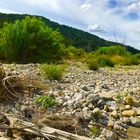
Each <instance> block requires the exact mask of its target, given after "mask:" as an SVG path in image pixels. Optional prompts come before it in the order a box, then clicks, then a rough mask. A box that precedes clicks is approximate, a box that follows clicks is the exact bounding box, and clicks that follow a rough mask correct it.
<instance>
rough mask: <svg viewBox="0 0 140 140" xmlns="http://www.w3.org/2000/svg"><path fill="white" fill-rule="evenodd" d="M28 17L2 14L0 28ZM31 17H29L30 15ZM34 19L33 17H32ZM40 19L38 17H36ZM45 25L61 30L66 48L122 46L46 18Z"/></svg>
mask: <svg viewBox="0 0 140 140" xmlns="http://www.w3.org/2000/svg"><path fill="white" fill-rule="evenodd" d="M26 16H27V15H19V14H2V13H0V27H2V26H3V23H4V22H14V21H15V20H17V19H19V20H22V19H24V18H25V17H26ZM28 16H29V15H28ZM30 17H32V16H30ZM36 17H38V16H36ZM40 18H41V19H42V20H43V21H44V22H45V24H46V25H47V26H48V27H51V28H52V29H53V30H59V31H60V33H61V34H62V35H63V37H64V44H65V46H69V45H71V46H75V47H77V48H83V49H84V50H85V51H87V52H90V51H94V50H96V49H97V48H99V47H100V46H113V45H121V46H123V45H122V44H119V43H115V42H111V41H106V40H104V39H102V38H99V37H97V36H95V35H92V34H90V33H87V32H84V31H81V30H78V29H75V28H72V27H68V26H65V25H60V24H58V23H55V22H52V21H50V20H49V19H46V18H44V17H40ZM125 47H126V49H127V50H128V51H130V52H131V53H138V52H140V51H139V50H137V49H135V48H133V47H130V46H125Z"/></svg>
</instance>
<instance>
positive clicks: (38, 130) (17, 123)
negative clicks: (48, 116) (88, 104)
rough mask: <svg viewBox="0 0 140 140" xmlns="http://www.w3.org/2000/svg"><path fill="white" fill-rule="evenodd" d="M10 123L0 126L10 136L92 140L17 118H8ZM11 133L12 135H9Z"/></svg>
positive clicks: (54, 139) (50, 139) (51, 139)
mask: <svg viewBox="0 0 140 140" xmlns="http://www.w3.org/2000/svg"><path fill="white" fill-rule="evenodd" d="M7 118H8V120H9V121H10V125H9V126H3V125H1V124H0V129H4V130H6V131H7V130H8V131H9V130H10V136H14V131H16V132H17V131H18V132H19V133H23V135H24V134H28V135H31V136H36V137H40V138H44V139H48V140H92V139H91V138H88V137H84V136H79V135H76V134H72V133H69V132H65V131H62V130H58V129H55V128H52V127H48V126H42V127H39V126H37V125H35V124H33V123H30V122H27V121H23V120H20V119H17V118H13V117H10V116H8V117H7ZM11 133H12V134H11Z"/></svg>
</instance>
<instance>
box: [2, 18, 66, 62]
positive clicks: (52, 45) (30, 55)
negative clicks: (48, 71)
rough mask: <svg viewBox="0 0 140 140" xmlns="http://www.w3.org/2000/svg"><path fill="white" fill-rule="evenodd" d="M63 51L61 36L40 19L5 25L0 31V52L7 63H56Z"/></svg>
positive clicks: (27, 19) (29, 19)
mask: <svg viewBox="0 0 140 140" xmlns="http://www.w3.org/2000/svg"><path fill="white" fill-rule="evenodd" d="M63 49H64V45H63V37H62V36H61V34H60V33H59V32H58V31H53V30H52V29H51V28H49V27H47V26H46V25H45V23H44V22H43V21H42V19H41V18H36V17H26V18H25V19H23V20H21V21H19V20H17V21H15V22H14V23H5V24H4V26H3V28H2V29H1V31H0V51H1V53H2V54H3V56H2V57H3V58H4V59H5V60H6V61H7V62H9V63H11V62H25V63H26V62H42V61H43V62H44V61H45V62H46V61H56V60H59V59H61V56H62V50H63ZM0 55H1V54H0Z"/></svg>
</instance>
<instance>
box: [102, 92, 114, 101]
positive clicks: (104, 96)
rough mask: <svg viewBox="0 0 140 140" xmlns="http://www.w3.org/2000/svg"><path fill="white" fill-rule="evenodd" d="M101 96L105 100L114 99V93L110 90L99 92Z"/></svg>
mask: <svg viewBox="0 0 140 140" xmlns="http://www.w3.org/2000/svg"><path fill="white" fill-rule="evenodd" d="M99 95H100V97H102V98H104V99H105V100H107V101H109V100H112V99H113V96H114V94H112V93H110V92H101V93H99Z"/></svg>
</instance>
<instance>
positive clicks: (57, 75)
mask: <svg viewBox="0 0 140 140" xmlns="http://www.w3.org/2000/svg"><path fill="white" fill-rule="evenodd" d="M40 71H41V74H42V75H43V76H45V77H47V78H48V79H50V80H61V79H62V78H63V75H64V71H65V67H64V66H60V65H55V64H42V65H41V68H40Z"/></svg>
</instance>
